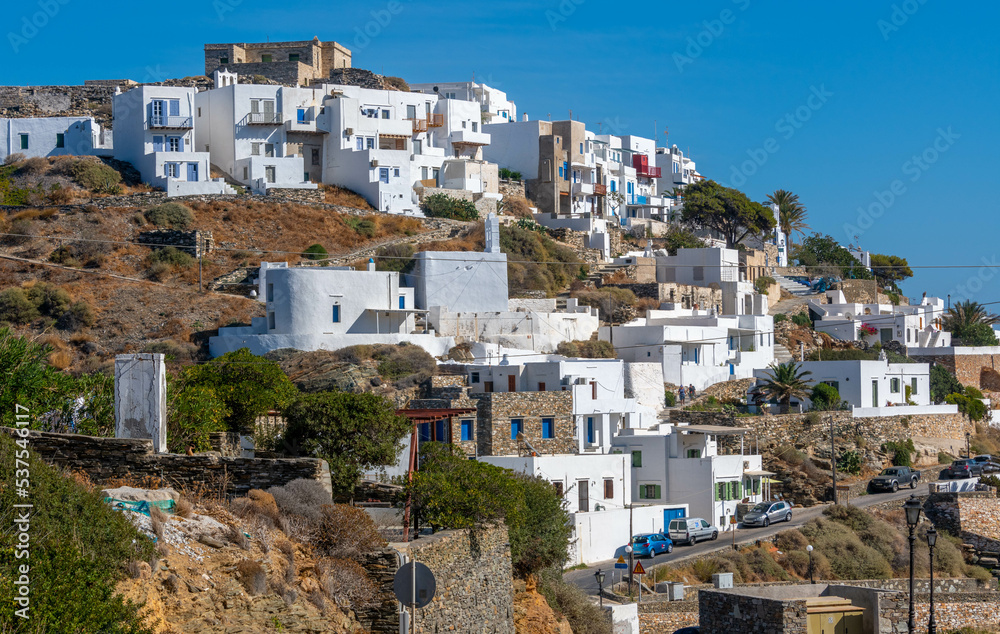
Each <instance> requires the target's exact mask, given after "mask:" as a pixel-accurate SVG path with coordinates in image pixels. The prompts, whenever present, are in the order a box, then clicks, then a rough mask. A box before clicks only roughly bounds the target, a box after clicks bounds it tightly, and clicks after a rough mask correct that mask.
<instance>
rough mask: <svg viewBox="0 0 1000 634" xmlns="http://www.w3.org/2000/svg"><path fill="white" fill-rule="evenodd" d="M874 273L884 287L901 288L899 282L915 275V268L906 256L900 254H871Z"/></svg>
mask: <svg viewBox="0 0 1000 634" xmlns="http://www.w3.org/2000/svg"><path fill="white" fill-rule="evenodd" d="M871 265H872V273H873V274H874V275H875V279H876V280H877V281H878V283H879V286H882V287H883V288H897V289H898V288H899V284H898V283H899V282H902V281H903V280H905V279H907V278H910V277H913V270H912V269H911V268H910V264H909V263H908V262H907V261H906V258H901V257H899V256H898V255H881V254H879V253H872V255H871Z"/></svg>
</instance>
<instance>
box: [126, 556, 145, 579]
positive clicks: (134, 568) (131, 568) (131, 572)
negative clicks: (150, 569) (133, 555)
mask: <svg viewBox="0 0 1000 634" xmlns="http://www.w3.org/2000/svg"><path fill="white" fill-rule="evenodd" d="M125 569H126V570H127V571H128V576H129V578H130V579H138V578H139V577H140V576H142V569H141V568H140V567H139V562H138V561H134V560H133V561H130V562H128V564H126V565H125Z"/></svg>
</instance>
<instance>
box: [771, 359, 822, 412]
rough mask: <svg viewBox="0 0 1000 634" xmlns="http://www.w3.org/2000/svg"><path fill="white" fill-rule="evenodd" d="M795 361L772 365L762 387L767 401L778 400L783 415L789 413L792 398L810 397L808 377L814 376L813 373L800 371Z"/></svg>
mask: <svg viewBox="0 0 1000 634" xmlns="http://www.w3.org/2000/svg"><path fill="white" fill-rule="evenodd" d="M801 367H802V366H800V365H799V364H797V363H795V362H794V361H789V362H788V363H777V364H771V369H770V370H768V371H767V378H765V379H764V382H763V384H762V385H761V392H762V393H763V394H764V397H765V398H767V399H776V400H777V401H778V403H779V404H780V405H781V413H782V414H787V413H788V406H789V404H790V403H791V400H792V398H805V397H807V396H809V394H810V390H809V383H808V382H807V380H806V377H809V376H812V372H809V371H808V370H806V371H801V372H800V371H799V368H801Z"/></svg>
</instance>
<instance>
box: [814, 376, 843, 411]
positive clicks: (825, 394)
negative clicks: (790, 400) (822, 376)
mask: <svg viewBox="0 0 1000 634" xmlns="http://www.w3.org/2000/svg"><path fill="white" fill-rule="evenodd" d="M809 400H811V401H812V408H813V409H814V410H819V411H827V410H837V409H840V407H841V400H840V392H839V391H837V388H835V387H833V386H832V385H830V384H829V383H817V384H816V385H815V386H813V389H812V394H811V395H810V396H809Z"/></svg>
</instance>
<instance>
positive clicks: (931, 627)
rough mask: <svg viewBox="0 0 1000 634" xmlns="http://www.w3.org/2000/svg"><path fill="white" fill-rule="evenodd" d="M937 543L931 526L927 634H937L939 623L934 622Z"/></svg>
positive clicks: (928, 533) (928, 544)
mask: <svg viewBox="0 0 1000 634" xmlns="http://www.w3.org/2000/svg"><path fill="white" fill-rule="evenodd" d="M936 543H937V531H936V530H934V527H933V526H931V527H930V528H929V529H927V547H928V548H929V549H930V551H931V616H930V618H929V619H928V621H927V634H937V623H935V622H934V544H936Z"/></svg>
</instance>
